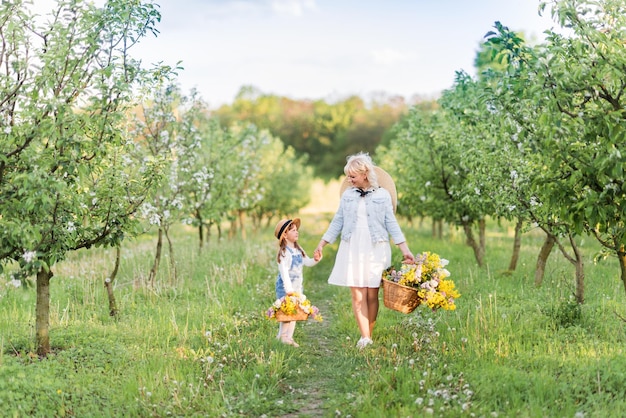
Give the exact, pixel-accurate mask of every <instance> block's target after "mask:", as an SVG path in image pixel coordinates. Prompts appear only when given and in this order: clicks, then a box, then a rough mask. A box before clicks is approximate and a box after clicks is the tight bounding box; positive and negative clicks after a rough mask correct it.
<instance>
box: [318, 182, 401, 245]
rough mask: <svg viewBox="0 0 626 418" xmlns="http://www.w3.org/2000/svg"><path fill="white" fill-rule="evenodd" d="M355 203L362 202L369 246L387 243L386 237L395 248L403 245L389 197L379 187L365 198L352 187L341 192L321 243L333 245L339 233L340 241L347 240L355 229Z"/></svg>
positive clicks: (387, 193) (386, 192)
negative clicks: (363, 201)
mask: <svg viewBox="0 0 626 418" xmlns="http://www.w3.org/2000/svg"><path fill="white" fill-rule="evenodd" d="M359 199H365V208H366V211H367V225H368V226H369V230H370V235H371V237H372V242H373V243H376V242H385V241H389V236H390V235H391V238H392V239H393V242H394V243H395V244H396V245H397V244H402V243H403V242H404V241H405V238H404V235H403V234H402V231H401V230H400V226H399V225H398V221H397V220H396V216H395V215H394V212H393V205H392V203H391V195H390V194H389V192H388V191H387V190H386V189H383V188H382V187H379V188H378V189H376V190H375V191H374V192H373V193H370V194H368V195H366V196H365V197H361V196H359V193H358V192H357V189H356V188H354V187H350V188H348V189H347V190H346V191H344V192H343V194H342V195H341V201H340V202H339V209H337V212H336V213H335V216H334V217H333V220H332V221H331V222H330V225H329V226H328V230H327V231H326V233H325V234H324V236H323V237H322V239H323V240H324V241H326V242H329V243H332V242H335V240H336V239H337V237H338V236H339V233H341V239H342V240H343V241H348V240H349V239H350V237H351V236H352V232H353V231H354V228H355V227H356V213H357V206H358V204H359Z"/></svg>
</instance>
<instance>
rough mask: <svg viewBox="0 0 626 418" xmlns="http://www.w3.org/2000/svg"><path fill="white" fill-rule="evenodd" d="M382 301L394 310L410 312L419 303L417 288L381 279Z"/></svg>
mask: <svg viewBox="0 0 626 418" xmlns="http://www.w3.org/2000/svg"><path fill="white" fill-rule="evenodd" d="M382 281H383V302H384V303H385V306H386V307H387V308H389V309H393V310H394V311H398V312H402V313H411V312H413V311H414V310H415V308H417V307H418V306H419V304H420V303H421V301H420V299H419V297H418V295H417V289H415V288H413V287H409V286H403V285H401V284H398V283H396V282H392V281H390V280H387V279H383V280H382Z"/></svg>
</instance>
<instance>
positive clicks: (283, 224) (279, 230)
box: [274, 218, 300, 241]
mask: <svg viewBox="0 0 626 418" xmlns="http://www.w3.org/2000/svg"><path fill="white" fill-rule="evenodd" d="M291 224H295V225H296V229H300V218H293V219H281V220H280V221H278V223H277V224H276V228H275V229H274V236H275V237H276V238H278V241H280V240H281V239H283V237H284V236H285V234H286V233H287V231H289V227H290V226H291Z"/></svg>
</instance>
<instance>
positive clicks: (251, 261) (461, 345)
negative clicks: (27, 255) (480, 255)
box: [0, 215, 626, 417]
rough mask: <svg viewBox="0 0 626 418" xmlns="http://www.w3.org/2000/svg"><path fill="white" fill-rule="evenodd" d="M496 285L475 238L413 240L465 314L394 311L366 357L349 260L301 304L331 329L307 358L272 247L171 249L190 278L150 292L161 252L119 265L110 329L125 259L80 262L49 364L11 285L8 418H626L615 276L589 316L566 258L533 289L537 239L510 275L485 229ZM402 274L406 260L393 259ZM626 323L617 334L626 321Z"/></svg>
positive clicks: (310, 273)
mask: <svg viewBox="0 0 626 418" xmlns="http://www.w3.org/2000/svg"><path fill="white" fill-rule="evenodd" d="M327 222H328V218H327V217H325V216H315V215H305V216H304V217H303V228H302V229H301V235H300V241H301V244H302V245H303V246H304V248H305V249H306V250H307V251H308V252H309V253H311V252H312V251H313V249H314V246H315V245H316V243H317V241H318V239H319V236H320V235H321V233H322V232H323V230H324V228H325V226H326V225H327ZM489 226H490V229H489V237H488V241H487V255H486V263H485V264H486V265H485V267H483V268H482V269H481V268H478V267H477V266H476V263H475V260H474V257H473V253H472V251H471V249H470V248H469V247H467V246H466V245H465V244H464V237H463V235H462V233H460V232H459V231H455V230H448V231H446V236H445V237H444V239H443V240H438V239H435V238H432V237H431V236H430V225H428V223H427V222H425V223H424V224H423V225H419V224H418V223H415V224H414V225H412V226H409V225H404V231H405V232H406V235H407V236H408V239H409V244H410V246H411V249H412V250H413V251H414V252H421V251H426V250H430V251H434V252H437V253H439V254H440V255H441V256H442V257H444V258H447V259H449V260H450V264H449V266H448V269H449V270H450V271H451V272H452V276H451V278H452V279H454V281H455V283H456V285H457V287H458V289H459V290H460V292H461V294H462V296H461V298H460V299H459V300H458V303H457V305H458V307H457V310H456V311H452V312H444V311H438V312H430V311H428V310H426V309H423V308H418V309H417V310H416V311H415V312H413V313H412V314H408V315H405V314H401V313H399V312H396V311H392V310H389V309H387V308H385V307H384V306H383V304H382V294H381V311H380V315H379V321H378V324H377V328H376V330H375V335H374V340H375V344H374V346H373V347H371V348H368V349H366V350H363V351H359V350H357V349H356V348H355V343H356V340H357V339H358V337H359V335H358V330H357V327H356V324H355V322H354V319H353V316H352V311H351V307H350V297H349V291H348V290H347V289H344V288H337V287H334V286H329V285H328V284H327V283H326V279H327V277H328V274H329V272H330V269H331V268H332V264H333V261H334V251H335V250H336V245H332V246H328V247H326V251H325V258H324V259H323V260H322V262H321V263H320V264H319V265H318V266H316V267H313V268H306V269H305V292H306V294H307V296H308V297H309V298H310V299H311V300H312V301H313V303H314V304H315V305H317V306H318V307H319V308H320V309H321V311H322V314H323V315H324V322H322V323H318V322H315V321H308V322H305V323H303V322H300V323H298V326H297V328H296V333H295V338H296V340H297V341H298V342H299V343H300V344H301V347H300V348H297V349H296V348H293V347H291V346H286V345H282V344H280V343H278V342H277V341H276V339H275V336H276V330H277V324H276V323H275V322H270V321H268V320H266V319H264V317H263V315H262V313H263V311H264V310H265V309H266V308H267V307H268V306H269V305H270V304H271V303H272V302H273V299H274V290H273V289H274V278H275V275H276V268H275V251H276V242H275V239H274V238H273V237H272V231H273V229H272V230H270V229H267V230H264V231H258V232H253V231H247V232H248V239H247V240H246V241H241V240H227V239H225V240H223V241H222V242H220V243H217V242H215V241H213V242H211V243H210V244H209V245H208V247H206V248H205V250H204V251H203V253H202V254H200V253H199V252H198V250H197V243H196V241H195V237H196V235H195V233H194V231H189V230H186V229H183V228H181V229H180V230H177V231H175V242H176V260H177V270H178V272H179V276H178V277H177V278H176V279H174V278H173V277H170V274H169V267H168V262H169V260H168V259H167V258H164V260H162V263H161V272H160V275H159V277H158V279H157V282H156V285H155V286H154V288H148V287H147V286H146V284H145V279H146V277H147V275H148V274H147V273H148V271H149V268H150V266H151V262H152V257H153V254H154V239H153V237H142V238H141V239H140V240H138V241H136V242H134V243H132V246H130V247H124V248H123V260H122V265H121V270H120V273H119V275H118V278H117V284H116V289H115V294H116V297H117V300H118V305H119V308H120V315H119V317H118V318H117V319H113V318H111V317H110V316H109V315H108V301H107V299H106V292H105V289H104V287H103V281H104V279H105V278H106V277H107V276H108V274H109V273H110V271H111V270H112V267H113V256H114V251H113V250H91V251H85V252H81V253H78V254H74V255H72V256H71V257H70V259H68V260H66V261H64V262H63V263H61V264H59V265H58V266H56V267H55V268H54V272H55V276H54V277H53V279H52V283H51V290H52V296H51V324H50V335H51V342H52V347H53V354H52V355H51V356H50V357H49V358H47V359H43V360H42V359H39V358H37V356H36V355H34V354H33V353H34V352H35V347H34V322H35V318H34V314H35V312H34V304H35V294H34V288H32V287H30V288H19V289H15V288H13V287H12V286H9V285H6V284H5V282H8V278H7V277H6V276H5V277H2V276H0V410H2V414H3V416H8V417H30V416H34V417H50V416H58V417H63V416H75V417H119V416H128V417H167V416H179V417H183V416H184V417H188V416H189V417H192V416H197V417H207V416H208V417H221V416H224V417H230V416H259V417H260V416H266V417H275V416H291V417H294V416H299V417H319V416H323V417H332V416H352V417H380V416H402V417H408V416H411V417H418V416H431V415H433V416H443V417H456V416H476V417H483V416H484V417H492V416H499V417H503V416H506V417H509V416H515V417H574V416H576V417H583V416H584V417H620V416H624V415H626V396H625V395H626V386H624V384H623V382H624V379H625V377H626V376H625V374H626V357H625V356H624V347H625V342H626V336H625V335H624V322H623V321H622V320H621V319H620V317H619V316H626V314H625V313H624V310H625V309H624V296H625V294H626V293H625V292H624V288H623V285H622V283H621V282H620V280H619V268H618V265H617V262H616V261H615V260H607V261H604V262H602V263H601V264H598V265H594V264H593V262H592V259H593V255H594V254H595V253H596V251H597V250H598V247H597V246H596V245H595V243H594V242H593V241H592V240H591V239H587V240H585V242H584V243H583V246H582V249H583V251H584V254H585V256H586V263H585V264H586V282H585V284H586V294H585V296H586V303H585V304H584V305H583V306H579V305H577V304H576V303H574V302H573V300H572V294H573V281H574V271H573V266H571V265H570V264H569V263H568V262H567V261H565V260H564V258H563V257H562V256H561V255H560V254H558V253H557V252H554V253H553V254H552V255H551V257H550V259H549V261H548V266H547V272H546V277H545V279H544V283H543V286H542V287H540V288H536V287H535V286H534V264H535V260H536V255H537V253H538V250H539V246H540V245H541V237H540V236H537V235H535V234H532V233H529V234H526V236H525V237H524V240H523V247H522V255H521V259H520V262H519V264H518V268H517V270H516V271H515V272H506V271H505V269H506V268H507V266H508V264H509V257H510V251H511V249H512V238H511V236H510V228H509V227H508V226H506V225H505V226H497V225H495V224H493V225H489ZM394 256H395V257H396V258H398V259H399V258H400V254H399V252H397V250H395V249H394ZM618 315H619V316H618Z"/></svg>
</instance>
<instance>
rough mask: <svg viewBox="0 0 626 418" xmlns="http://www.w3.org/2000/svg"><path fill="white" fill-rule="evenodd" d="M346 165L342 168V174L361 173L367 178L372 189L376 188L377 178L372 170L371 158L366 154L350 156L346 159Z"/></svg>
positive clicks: (360, 153)
mask: <svg viewBox="0 0 626 418" xmlns="http://www.w3.org/2000/svg"><path fill="white" fill-rule="evenodd" d="M346 161H347V162H346V165H345V167H344V168H343V172H344V174H345V175H346V176H347V175H348V174H350V173H361V174H365V175H366V176H367V180H368V181H369V183H370V186H372V187H378V176H377V175H376V171H375V170H374V162H373V161H372V157H370V155H369V154H368V153H366V152H359V153H358V154H354V155H350V156H348V157H347V158H346Z"/></svg>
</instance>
